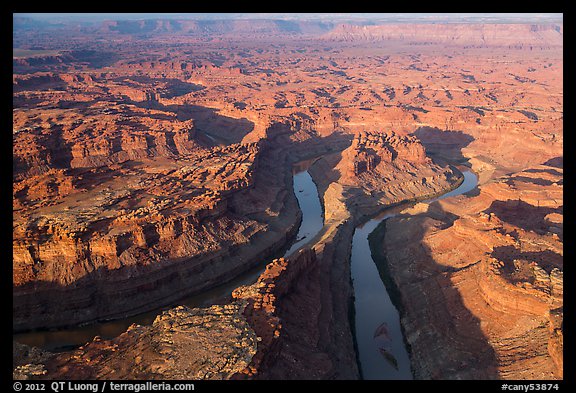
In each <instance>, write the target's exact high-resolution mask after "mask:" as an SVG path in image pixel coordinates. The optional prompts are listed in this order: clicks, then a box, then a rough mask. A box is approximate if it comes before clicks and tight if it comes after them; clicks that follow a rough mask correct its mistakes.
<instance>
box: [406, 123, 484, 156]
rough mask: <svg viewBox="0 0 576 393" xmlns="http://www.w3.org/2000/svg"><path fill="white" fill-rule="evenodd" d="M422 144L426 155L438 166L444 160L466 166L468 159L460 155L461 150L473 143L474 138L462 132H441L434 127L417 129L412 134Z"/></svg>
mask: <svg viewBox="0 0 576 393" xmlns="http://www.w3.org/2000/svg"><path fill="white" fill-rule="evenodd" d="M412 134H413V135H414V136H416V137H417V138H418V139H420V141H421V142H422V145H424V147H425V148H426V153H428V155H429V156H430V157H431V158H432V160H434V161H435V162H437V163H438V164H441V165H444V164H445V162H444V160H448V161H450V162H454V163H457V164H466V163H467V162H468V159H467V158H466V157H464V156H463V155H462V149H463V148H465V147H466V146H468V145H469V144H470V143H472V142H473V141H474V138H473V137H472V136H470V135H468V134H465V133H464V132H462V131H450V130H441V129H439V128H436V127H419V128H417V129H416V131H414V132H413V133H412Z"/></svg>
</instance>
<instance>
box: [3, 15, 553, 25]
mask: <svg viewBox="0 0 576 393" xmlns="http://www.w3.org/2000/svg"><path fill="white" fill-rule="evenodd" d="M13 17H14V18H16V17H23V18H31V19H35V20H39V21H44V22H48V23H61V22H81V23H98V22H102V21H105V20H146V19H194V20H222V19H280V20H324V21H339V22H344V21H351V22H352V21H356V22H367V23H370V22H383V23H393V22H420V23H427V22H429V23H440V22H448V23H458V22H459V23H474V22H485V23H532V22H560V23H562V21H563V14H562V13H14V14H13Z"/></svg>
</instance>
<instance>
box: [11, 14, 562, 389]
mask: <svg viewBox="0 0 576 393" xmlns="http://www.w3.org/2000/svg"><path fill="white" fill-rule="evenodd" d="M14 22H15V23H14V56H13V276H12V280H13V333H14V340H13V375H14V378H15V379H276V380H277V379H360V378H362V377H363V376H362V372H361V368H360V367H359V363H358V354H357V342H356V338H355V328H354V320H355V319H354V318H355V315H354V312H355V311H354V300H355V294H354V286H353V282H352V275H351V264H350V259H351V253H352V241H353V238H354V233H355V230H357V227H359V225H362V224H364V223H366V222H368V221H369V220H371V219H372V218H374V217H376V216H377V215H378V214H379V213H382V212H384V213H385V214H387V213H389V212H392V211H394V214H395V215H394V216H393V217H392V216H391V217H390V218H388V219H386V220H384V221H382V223H381V224H380V225H379V226H378V227H377V228H375V230H374V231H373V232H372V231H371V234H370V235H369V236H368V242H367V244H369V248H370V249H369V250H367V251H366V252H367V253H370V254H371V255H372V259H373V261H372V260H365V261H364V262H365V263H375V264H376V268H377V269H378V272H379V275H380V276H381V277H382V278H383V279H382V281H383V282H384V284H385V286H386V289H387V291H388V293H389V295H390V299H391V301H392V303H393V304H394V306H395V307H396V309H397V310H398V315H399V322H400V325H401V331H402V334H403V341H405V343H406V348H407V351H408V352H407V353H408V357H409V366H410V374H411V376H413V377H414V378H415V379H513V380H514V379H546V380H547V379H562V378H563V106H562V103H563V75H562V68H563V53H562V39H563V38H562V37H563V36H562V35H563V27H562V23H559V24H544V25H529V24H517V25H512V24H479V25H478V26H475V28H474V29H464V28H463V27H462V26H460V25H450V24H430V25H424V26H418V25H411V24H406V25H401V24H400V25H375V26H370V25H364V26H362V25H349V24H343V25H331V24H328V23H320V22H312V21H309V22H306V23H305V22H301V23H300V24H298V25H297V26H296V25H295V24H294V25H293V24H290V23H279V22H278V21H267V20H254V21H250V23H247V22H246V21H244V23H241V22H242V21H232V20H221V21H212V22H211V23H208V22H203V23H200V22H198V21H192V20H182V21H178V20H161V19H158V20H155V21H154V23H138V21H109V22H104V23H100V24H94V25H91V26H85V27H81V28H78V29H76V27H74V26H72V25H70V26H67V25H66V24H63V25H62V26H60V27H58V28H53V29H52V30H51V31H50V33H45V32H43V31H42V28H41V26H40V27H38V28H37V29H36V28H31V27H29V26H30V25H29V23H30V21H29V20H26V18H18V17H15V19H14ZM294 23H296V22H294ZM71 31H74V32H75V33H74V34H71ZM463 31H466V34H463V33H462V32H463ZM510 32H513V33H514V34H513V36H511V35H510ZM480 37H482V38H480ZM506 37H508V38H506ZM510 37H513V39H512V40H511V39H510ZM39 48H41V49H39ZM303 162H305V163H306V168H307V173H308V174H309V176H310V178H311V180H312V181H313V183H314V185H315V187H314V188H316V189H317V194H318V198H319V200H320V205H321V206H320V207H318V208H316V209H321V214H322V217H323V225H320V224H319V223H318V224H317V225H316V226H317V227H320V226H321V228H316V229H315V230H314V231H312V232H307V233H305V234H302V233H299V228H300V226H301V223H302V221H303V210H304V209H303V208H302V209H301V207H302V206H301V205H302V203H303V202H302V201H300V202H299V200H300V198H299V197H298V194H299V193H301V192H302V193H304V192H309V190H304V189H303V188H302V187H301V186H299V185H297V186H295V183H294V178H293V176H294V171H293V168H294V167H295V166H298V165H300V164H301V163H303ZM463 172H466V173H468V172H470V173H473V174H474V176H475V177H476V178H477V181H478V184H477V186H476V187H475V188H473V189H472V190H469V191H467V192H465V193H463V194H460V195H452V196H447V197H446V198H443V199H439V200H434V199H433V198H436V197H439V196H442V195H444V194H446V193H448V192H450V191H451V190H454V189H456V188H458V187H459V186H460V185H461V184H462V182H463V180H464V177H463ZM313 192H314V193H315V192H316V190H314V191H313ZM449 195H451V194H449ZM293 244H296V245H295V246H294V247H292V245H293ZM247 272H255V273H253V279H246V280H245V281H243V282H242V283H239V282H238V281H234V280H238V277H242V275H245V274H247ZM226 283H228V285H229V287H230V290H229V291H227V292H226V293H224V294H222V293H219V295H218V296H216V295H214V296H212V297H208V298H206V299H205V301H203V303H202V304H201V305H197V306H196V305H195V306H186V305H184V302H183V299H185V298H187V297H190V296H195V295H201V294H205V293H209V291H210V290H211V289H214V288H215V287H218V286H220V285H223V284H226ZM236 283H238V284H236ZM152 311H154V312H155V313H156V314H157V315H156V316H155V317H154V318H153V320H151V321H150V323H142V324H136V323H134V324H131V325H129V326H128V327H127V328H126V329H123V330H122V331H121V332H118V334H116V333H115V334H111V335H110V336H109V337H100V336H96V337H93V338H91V339H90V340H87V341H86V342H83V343H81V344H79V345H73V346H71V347H64V348H57V349H49V348H43V347H42V345H41V340H36V341H34V340H33V339H31V341H30V342H28V343H25V341H26V340H24V337H25V336H27V335H28V336H30V337H33V336H34V334H35V333H37V334H38V335H41V334H42V332H43V331H47V330H52V331H55V332H62V333H63V334H65V332H66V331H67V330H66V329H73V328H76V327H78V326H83V325H86V326H90V325H94V324H101V323H104V322H105V321H112V320H127V318H132V317H137V316H138V315H142V314H143V313H149V312H152ZM383 331H384V330H383V329H382V328H381V329H380V331H379V333H378V334H380V335H382V334H384V333H382V332H383ZM374 334H375V336H376V333H374ZM382 378H384V376H383V377H382Z"/></svg>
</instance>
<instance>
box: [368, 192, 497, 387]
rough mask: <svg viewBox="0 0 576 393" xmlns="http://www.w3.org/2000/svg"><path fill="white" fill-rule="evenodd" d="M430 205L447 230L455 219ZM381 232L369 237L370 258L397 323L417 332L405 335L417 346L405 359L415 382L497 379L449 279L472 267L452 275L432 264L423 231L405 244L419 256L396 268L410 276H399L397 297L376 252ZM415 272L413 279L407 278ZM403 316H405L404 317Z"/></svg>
mask: <svg viewBox="0 0 576 393" xmlns="http://www.w3.org/2000/svg"><path fill="white" fill-rule="evenodd" d="M433 204H435V205H436V206H434V211H435V214H434V216H435V218H436V219H439V218H440V217H442V213H445V214H447V216H448V222H446V223H445V226H449V225H451V222H453V221H454V219H455V217H453V215H452V214H449V213H446V212H444V211H443V209H441V207H440V206H439V204H438V202H434V203H433ZM399 217H402V216H399ZM386 229H387V228H386V221H384V222H383V223H382V224H381V227H378V228H377V229H376V231H375V232H373V233H372V235H371V236H373V235H374V237H373V239H371V240H370V243H371V248H372V253H373V255H374V256H375V257H376V258H378V259H379V260H380V262H377V263H376V264H377V266H378V270H379V272H380V276H381V277H382V279H383V281H384V283H385V284H386V287H387V289H388V291H389V294H390V296H391V299H392V301H393V303H394V305H395V306H396V308H398V310H399V311H400V313H401V315H402V318H403V319H404V320H406V321H410V323H409V326H417V327H418V330H417V331H416V330H414V329H412V330H410V331H408V332H405V335H406V334H407V335H411V336H413V337H414V336H415V335H417V336H418V338H416V339H415V341H414V342H417V343H418V345H417V346H415V348H414V347H413V348H411V352H412V354H411V358H412V359H413V362H414V361H415V362H417V363H418V364H419V366H417V367H414V365H413V369H416V375H415V376H416V377H417V378H424V379H498V378H499V374H498V370H497V365H498V361H497V358H496V354H495V352H494V349H493V348H492V346H491V345H490V343H489V341H488V338H487V337H486V336H485V335H484V333H483V332H482V329H481V327H480V320H479V319H478V318H477V317H476V316H475V315H474V314H473V313H472V312H471V311H470V310H469V309H468V308H467V307H466V304H465V302H464V300H463V298H462V295H461V294H460V291H459V290H458V288H457V287H456V286H455V285H454V284H453V282H452V276H453V275H455V274H458V272H460V271H461V270H463V269H468V268H474V267H473V265H474V264H471V265H469V266H468V267H464V268H461V269H456V268H453V267H447V266H444V265H441V264H439V263H436V262H435V260H434V258H433V255H432V253H431V252H430V249H429V248H428V247H427V246H426V245H425V244H424V242H423V234H424V233H425V231H418V233H417V235H416V237H414V238H412V239H411V242H414V243H419V246H420V248H421V249H422V250H424V254H423V255H422V256H420V255H419V256H418V262H416V263H415V264H414V265H410V266H396V269H397V270H400V269H404V270H410V271H411V272H412V273H406V272H404V273H402V275H404V276H406V274H407V275H409V277H410V278H408V279H407V280H406V279H405V281H404V282H402V284H401V285H402V290H401V291H400V289H399V288H398V287H397V286H396V282H395V281H393V280H391V279H390V278H389V277H390V268H389V262H388V261H387V260H386V255H385V254H384V253H383V252H382V248H383V247H384V244H383V240H384V236H385V233H386ZM375 251H376V252H375ZM375 254H376V255H375ZM378 254H379V255H378ZM416 264H417V265H416ZM415 271H417V272H418V273H413V272H415ZM407 296H411V298H409V297H407ZM405 304H409V305H410V306H409V307H406V306H405ZM406 310H411V311H410V314H409V316H408V317H407V314H406ZM415 310H417V311H415ZM438 348H441V350H438ZM428 350H430V353H427V351H428ZM419 373H420V375H418V374H419Z"/></svg>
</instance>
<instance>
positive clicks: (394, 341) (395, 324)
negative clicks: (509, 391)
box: [350, 171, 478, 380]
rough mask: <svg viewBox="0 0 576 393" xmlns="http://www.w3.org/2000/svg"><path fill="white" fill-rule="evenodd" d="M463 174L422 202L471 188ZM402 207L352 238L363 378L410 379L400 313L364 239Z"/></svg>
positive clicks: (468, 174)
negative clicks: (443, 191) (448, 187)
mask: <svg viewBox="0 0 576 393" xmlns="http://www.w3.org/2000/svg"><path fill="white" fill-rule="evenodd" d="M463 175H464V181H463V182H462V184H461V185H460V186H459V187H457V188H456V189H454V190H452V191H450V192H448V193H446V194H443V195H441V196H439V197H437V198H434V199H430V200H427V201H424V202H425V203H431V202H434V201H437V200H440V199H444V198H448V197H451V196H455V195H459V194H463V193H466V192H468V191H471V190H473V189H474V188H475V187H476V185H477V184H478V178H477V177H476V175H475V174H474V173H472V172H470V171H464V172H463ZM405 208H406V205H404V206H401V207H397V208H393V209H387V210H386V211H385V212H383V213H382V214H380V215H379V216H377V217H375V218H374V219H372V220H370V221H368V222H367V223H365V224H363V225H359V226H358V227H356V230H355V232H354V237H353V240H352V252H351V256H350V263H351V274H352V281H353V286H354V297H355V300H354V307H355V334H356V344H357V348H358V357H359V361H360V369H361V370H362V375H363V378H364V379H404V380H405V379H413V378H412V372H411V369H410V358H409V355H408V351H407V349H406V347H405V345H404V337H403V335H402V330H401V327H400V316H399V313H398V310H397V309H396V307H395V306H394V304H393V303H392V301H391V299H390V295H389V294H388V291H387V289H386V286H385V285H384V283H383V281H382V279H381V277H380V273H379V271H378V269H377V268H376V264H375V263H374V260H373V259H372V253H371V250H370V245H369V243H368V236H369V235H370V233H372V232H373V231H374V230H375V229H376V228H377V227H378V225H380V223H381V222H382V221H384V220H386V219H388V218H390V217H394V216H395V215H397V214H399V212H400V211H401V210H403V209H405Z"/></svg>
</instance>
